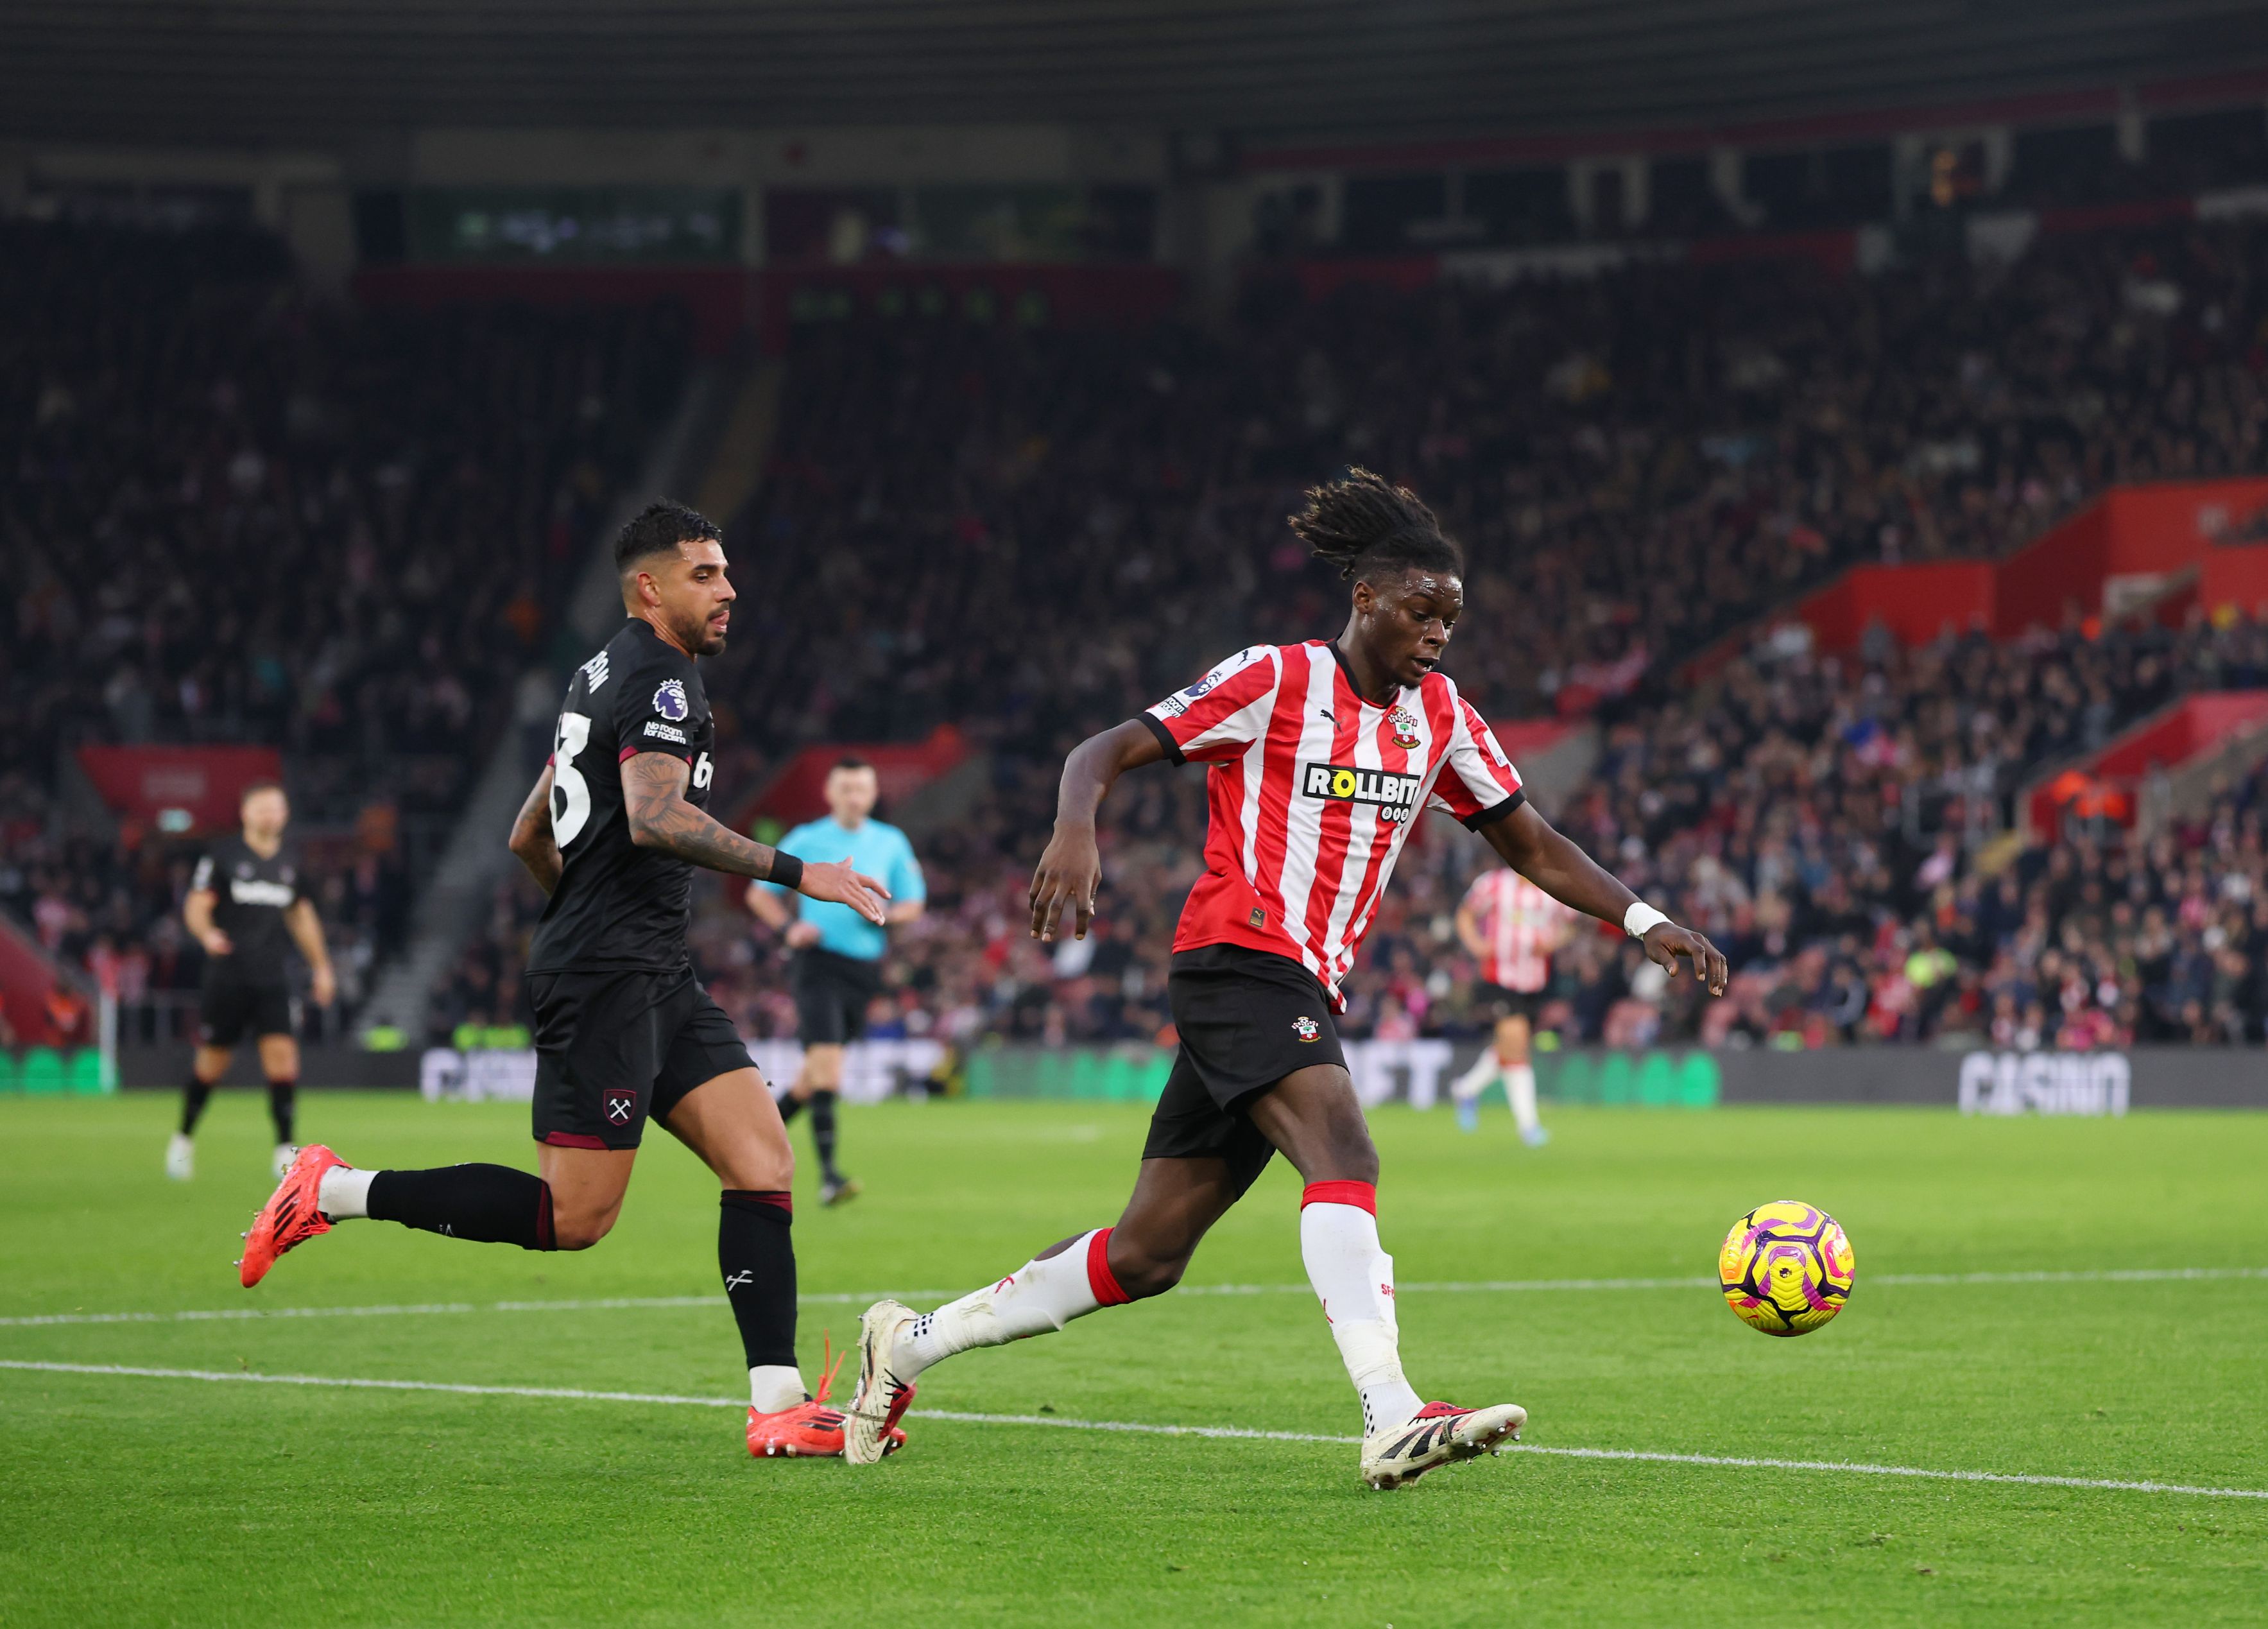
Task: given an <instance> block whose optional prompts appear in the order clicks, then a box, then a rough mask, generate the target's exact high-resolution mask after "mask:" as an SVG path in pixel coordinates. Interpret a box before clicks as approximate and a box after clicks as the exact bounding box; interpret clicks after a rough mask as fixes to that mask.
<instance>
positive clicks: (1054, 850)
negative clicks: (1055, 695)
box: [1031, 719, 1166, 940]
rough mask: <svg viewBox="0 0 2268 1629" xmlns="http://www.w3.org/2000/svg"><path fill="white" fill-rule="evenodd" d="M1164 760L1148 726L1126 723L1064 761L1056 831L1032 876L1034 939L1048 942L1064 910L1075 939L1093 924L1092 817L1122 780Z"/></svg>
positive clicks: (1097, 873)
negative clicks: (1144, 767)
mask: <svg viewBox="0 0 2268 1629" xmlns="http://www.w3.org/2000/svg"><path fill="white" fill-rule="evenodd" d="M1165 756H1166V749H1165V748H1163V747H1162V746H1160V745H1159V743H1158V738H1157V737H1156V736H1155V735H1154V734H1152V733H1151V731H1150V728H1149V726H1147V725H1145V724H1144V723H1142V722H1141V721H1140V720H1139V719H1128V720H1127V721H1126V722H1125V723H1123V724H1120V725H1116V726H1112V727H1111V728H1109V729H1107V730H1105V731H1103V732H1102V733H1101V734H1100V735H1090V736H1088V737H1087V738H1086V740H1085V741H1081V742H1079V745H1078V746H1076V747H1074V748H1071V756H1069V757H1068V758H1065V759H1064V771H1063V785H1062V787H1061V789H1060V790H1059V791H1058V792H1057V794H1056V831H1055V836H1054V837H1050V838H1049V839H1048V847H1047V851H1046V852H1045V853H1043V854H1042V855H1041V856H1040V863H1039V866H1038V868H1037V869H1036V870H1035V871H1034V872H1033V873H1032V894H1031V899H1032V937H1033V938H1034V939H1039V940H1052V939H1054V938H1055V936H1056V923H1057V919H1058V918H1060V917H1061V916H1062V915H1063V910H1064V906H1065V905H1069V906H1070V907H1071V932H1072V936H1073V937H1074V938H1078V939H1085V938H1086V925H1087V924H1088V923H1090V922H1092V921H1094V894H1095V890H1096V889H1097V888H1100V887H1101V886H1102V853H1101V850H1100V849H1098V848H1097V847H1096V846H1095V842H1094V812H1095V811H1096V810H1097V809H1099V808H1101V807H1102V798H1103V794H1104V793H1105V792H1108V791H1109V790H1110V788H1111V786H1112V785H1113V784H1114V783H1115V782H1116V780H1117V779H1118V778H1119V777H1120V776H1121V775H1123V774H1124V773H1125V772H1126V771H1127V770H1137V769H1140V768H1141V767H1142V766H1143V765H1144V764H1145V763H1158V762H1159V761H1160V760H1161V759H1163V758H1164V757H1165Z"/></svg>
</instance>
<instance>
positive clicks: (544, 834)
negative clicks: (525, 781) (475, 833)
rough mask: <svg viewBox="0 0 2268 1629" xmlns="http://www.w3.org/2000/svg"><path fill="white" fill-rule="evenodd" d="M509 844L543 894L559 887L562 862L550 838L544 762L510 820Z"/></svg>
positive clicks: (548, 772)
mask: <svg viewBox="0 0 2268 1629" xmlns="http://www.w3.org/2000/svg"><path fill="white" fill-rule="evenodd" d="M507 846H508V847H510V849H511V850H512V852H513V853H515V854H517V855H519V863H520V864H521V865H523V866H527V873H528V875H530V876H532V877H534V879H535V882H536V886H537V887H539V888H541V889H542V890H543V891H544V892H545V893H546V894H550V893H553V892H556V890H557V888H558V887H559V873H560V870H561V868H562V867H563V866H564V865H565V863H566V862H565V861H563V860H562V859H560V858H559V845H558V844H557V843H556V842H554V841H553V840H552V837H551V766H550V765H549V764H548V763H547V764H545V765H544V766H543V773H542V774H541V775H539V776H537V777H536V778H535V785H534V786H533V787H531V788H530V789H529V791H528V793H527V801H525V802H524V803H522V804H521V805H520V806H519V814H518V815H515V816H514V817H513V819H512V840H511V842H510V844H507Z"/></svg>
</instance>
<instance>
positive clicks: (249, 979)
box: [166, 781, 337, 1182]
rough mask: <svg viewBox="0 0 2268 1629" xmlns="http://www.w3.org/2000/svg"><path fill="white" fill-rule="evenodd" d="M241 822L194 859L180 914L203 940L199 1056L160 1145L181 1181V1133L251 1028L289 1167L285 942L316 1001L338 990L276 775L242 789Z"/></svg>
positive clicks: (191, 1154)
mask: <svg viewBox="0 0 2268 1629" xmlns="http://www.w3.org/2000/svg"><path fill="white" fill-rule="evenodd" d="M237 812H238V815H239V817H240V818H241V819H242V822H243V825H244V829H243V831H242V833H241V834H240V835H239V836H237V837H224V838H223V839H221V840H220V841H219V842H217V843H216V844H213V846H212V848H211V850H210V851H209V852H208V853H207V854H206V855H205V857H204V858H203V859H201V860H199V861H198V862H197V869H196V874H195V876H194V877H192V878H191V879H190V881H189V893H188V898H187V899H186V900H184V901H183V902H182V905H181V920H182V921H183V922H185V923H186V924H188V930H189V932H191V933H192V934H194V935H195V937H196V940H197V942H198V943H199V944H201V945H203V947H205V984H204V996H203V1001H202V1003H201V1004H200V1006H199V1007H198V1011H197V1054H196V1061H195V1064H194V1065H192V1066H191V1069H190V1072H189V1083H188V1089H187V1090H186V1091H185V1092H184V1094H183V1095H182V1101H181V1129H180V1131H176V1132H175V1133H174V1134H173V1142H172V1143H171V1144H170V1145H169V1146H167V1148H166V1176H171V1177H173V1179H174V1180H175V1181H177V1182H185V1181H187V1180H188V1177H189V1176H190V1175H191V1174H192V1172H193V1170H194V1168H195V1165H194V1161H195V1146H194V1145H193V1144H192V1143H191V1142H190V1140H189V1139H190V1138H191V1136H192V1135H193V1134H194V1133H195V1131H196V1129H197V1119H198V1117H199V1116H201V1115H203V1113H204V1111H205V1102H206V1100H207V1099H208V1098H210V1096H211V1095H212V1089H213V1087H214V1086H215V1085H216V1084H217V1082H218V1081H219V1080H220V1078H221V1075H222V1073H223V1072H225V1070H226V1069H227V1068H228V1060H229V1058H230V1056H231V1055H232V1053H233V1052H234V1051H235V1050H236V1046H237V1043H238V1042H239V1041H241V1040H243V1038H244V1036H245V1035H246V1034H247V1032H249V1033H250V1034H251V1035H252V1036H254V1038H255V1039H256V1040H257V1042H258V1043H259V1046H260V1069H261V1073H262V1074H264V1075H265V1076H267V1078H268V1108H269V1113H270V1114H271V1115H273V1116H274V1117H275V1120H276V1176H279V1177H280V1176H283V1174H284V1172H285V1171H286V1170H288V1169H290V1168H291V1155H292V1154H293V1152H294V1145H293V1143H292V1139H291V1109H292V1097H293V1095H294V1093H295V1090H296V1088H297V1087H298V1084H299V1043H298V1039H297V1038H296V1037H295V1036H293V1034H292V1026H291V994H290V992H289V991H288V990H287V989H286V988H285V985H284V947H285V945H286V944H287V943H291V944H296V945H298V947H299V954H300V955H303V956H305V957H306V959H307V967H308V969H309V970H310V971H311V972H312V973H313V976H314V997H315V1001H316V1004H317V1005H318V1006H329V1005H330V1004H331V998H332V996H333V995H334V994H335V993H336V991H337V983H336V980H335V978H334V977H333V976H332V973H331V953H330V949H329V947H328V946H326V945H325V944H324V943H323V925H322V923H321V922H320V921H319V920H318V919H317V918H316V916H315V903H314V901H313V900H312V899H309V898H308V897H307V896H306V893H305V891H304V890H303V887H302V883H303V877H302V874H301V873H300V870H299V864H298V856H297V855H296V854H293V853H291V851H288V850H287V849H285V847H284V826H285V824H286V823H287V822H290V820H291V805H290V804H289V803H287V802H286V801H285V800H284V788H283V787H281V786H279V785H276V783H275V782H274V781H256V782H254V784H253V785H249V786H247V787H246V788H245V789H244V796H243V799H242V800H241V801H240V802H239V805H238V809H237Z"/></svg>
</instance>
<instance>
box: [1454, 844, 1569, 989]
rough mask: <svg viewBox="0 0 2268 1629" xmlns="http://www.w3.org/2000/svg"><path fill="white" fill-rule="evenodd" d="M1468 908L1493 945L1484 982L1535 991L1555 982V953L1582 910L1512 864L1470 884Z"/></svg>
mask: <svg viewBox="0 0 2268 1629" xmlns="http://www.w3.org/2000/svg"><path fill="white" fill-rule="evenodd" d="M1465 908H1466V909H1467V910H1470V911H1471V912H1472V913H1473V919H1474V925H1476V926H1477V927H1478V928H1479V929H1480V934H1481V940H1482V942H1483V943H1484V944H1485V945H1486V946H1487V947H1488V952H1487V954H1486V955H1484V956H1482V958H1481V979H1482V982H1483V983H1484V984H1497V985H1500V986H1501V987H1503V988H1504V989H1506V990H1519V991H1528V992H1531V993H1532V992H1534V991H1538V990H1541V989H1543V986H1544V985H1545V984H1549V983H1550V979H1551V953H1552V951H1554V950H1555V949H1557V947H1558V946H1559V944H1560V941H1561V940H1565V938H1566V937H1567V932H1568V928H1569V926H1570V925H1572V923H1573V922H1574V921H1575V919H1576V917H1577V915H1578V913H1577V912H1575V911H1573V910H1569V909H1568V908H1567V907H1566V906H1565V905H1563V904H1561V903H1559V902H1558V901H1557V900H1556V899H1554V898H1552V897H1551V896H1550V895H1549V894H1547V893H1545V892H1544V891H1543V889H1542V888H1538V887H1536V886H1535V884H1534V883H1533V882H1530V881H1528V879H1527V878H1526V877H1523V876H1521V874H1520V873H1518V872H1516V871H1513V870H1512V869H1510V868H1509V867H1503V868H1499V869H1498V870H1494V871H1484V872H1483V873H1481V874H1480V875H1479V876H1477V877H1475V878H1474V879H1473V885H1472V887H1471V888H1468V889H1466V890H1465Z"/></svg>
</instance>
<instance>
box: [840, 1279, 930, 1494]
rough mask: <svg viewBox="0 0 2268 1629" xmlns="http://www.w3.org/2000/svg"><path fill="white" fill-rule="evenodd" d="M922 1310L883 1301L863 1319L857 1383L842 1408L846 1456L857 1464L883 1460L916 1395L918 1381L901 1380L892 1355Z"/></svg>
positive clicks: (860, 1322)
mask: <svg viewBox="0 0 2268 1629" xmlns="http://www.w3.org/2000/svg"><path fill="white" fill-rule="evenodd" d="M919 1316H921V1315H920V1314H919V1313H917V1312H916V1311H915V1310H914V1309H913V1308H911V1307H909V1306H907V1305H906V1304H905V1302H903V1301H890V1300H887V1299H885V1300H882V1301H876V1302H875V1303H874V1304H873V1306H871V1307H869V1308H866V1311H865V1316H863V1317H861V1318H860V1319H859V1320H858V1389H856V1390H854V1391H852V1392H851V1406H850V1407H849V1408H847V1409H845V1410H844V1411H843V1458H844V1459H845V1460H846V1461H848V1462H849V1463H851V1464H854V1465H872V1464H876V1463H880V1460H881V1458H882V1456H884V1455H885V1454H887V1453H888V1452H889V1439H890V1434H891V1432H892V1431H893V1430H894V1429H895V1427H896V1426H897V1423H898V1420H899V1419H900V1418H901V1417H902V1415H903V1414H904V1413H905V1412H906V1406H907V1404H910V1403H911V1402H912V1401H913V1400H914V1384H913V1382H911V1381H909V1380H901V1379H899V1378H898V1376H897V1374H896V1372H895V1370H893V1369H892V1367H891V1366H890V1360H891V1358H892V1356H893V1354H895V1353H896V1351H897V1346H898V1336H899V1334H900V1332H901V1331H902V1330H904V1329H905V1327H906V1325H908V1324H909V1323H912V1322H913V1321H914V1320H915V1319H916V1318H917V1317H919Z"/></svg>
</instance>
